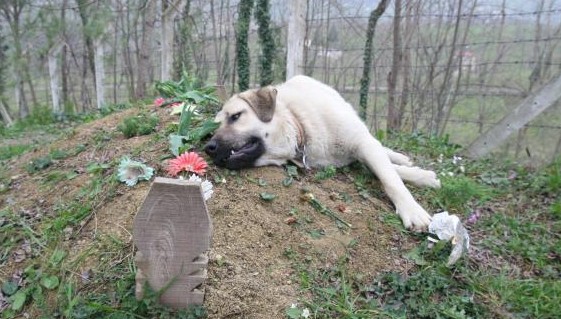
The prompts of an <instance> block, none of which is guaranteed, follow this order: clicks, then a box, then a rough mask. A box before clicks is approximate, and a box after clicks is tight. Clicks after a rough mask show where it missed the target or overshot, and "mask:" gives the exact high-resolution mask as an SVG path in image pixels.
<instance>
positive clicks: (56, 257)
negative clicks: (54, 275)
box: [50, 249, 66, 267]
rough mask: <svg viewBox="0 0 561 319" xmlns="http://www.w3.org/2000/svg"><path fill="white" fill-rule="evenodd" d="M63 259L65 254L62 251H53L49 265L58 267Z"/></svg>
mask: <svg viewBox="0 0 561 319" xmlns="http://www.w3.org/2000/svg"><path fill="white" fill-rule="evenodd" d="M64 257H66V252H65V251H64V250H60V249H55V251H54V252H53V254H52V256H51V259H50V262H51V265H52V266H54V267H56V266H58V265H59V264H60V262H61V261H62V260H63V259H64Z"/></svg>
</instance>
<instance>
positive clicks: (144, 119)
mask: <svg viewBox="0 0 561 319" xmlns="http://www.w3.org/2000/svg"><path fill="white" fill-rule="evenodd" d="M159 121H160V120H159V119H158V117H157V116H155V115H150V116H148V115H145V114H140V115H138V116H131V117H127V118H125V119H124V120H123V122H121V124H119V126H117V129H118V130H119V131H120V132H122V133H123V135H124V136H125V137H126V138H131V137H133V136H141V135H147V134H150V133H152V132H154V131H155V129H156V125H158V122H159Z"/></svg>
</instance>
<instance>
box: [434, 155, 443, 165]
mask: <svg viewBox="0 0 561 319" xmlns="http://www.w3.org/2000/svg"><path fill="white" fill-rule="evenodd" d="M442 160H444V154H440V155H438V159H437V160H436V161H437V162H439V163H442Z"/></svg>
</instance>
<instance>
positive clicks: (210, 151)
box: [205, 140, 218, 156]
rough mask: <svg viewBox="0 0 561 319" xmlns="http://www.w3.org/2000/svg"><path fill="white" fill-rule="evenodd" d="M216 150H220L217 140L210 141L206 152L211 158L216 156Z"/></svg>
mask: <svg viewBox="0 0 561 319" xmlns="http://www.w3.org/2000/svg"><path fill="white" fill-rule="evenodd" d="M216 149H218V143H217V142H216V141H215V140H210V141H208V143H206V145H205V152H206V153H207V154H208V155H210V156H212V155H214V154H216Z"/></svg>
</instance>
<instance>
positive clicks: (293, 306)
mask: <svg viewBox="0 0 561 319" xmlns="http://www.w3.org/2000/svg"><path fill="white" fill-rule="evenodd" d="M296 307H298V305H297V304H295V303H293V304H291V305H290V309H294V308H296Z"/></svg>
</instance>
